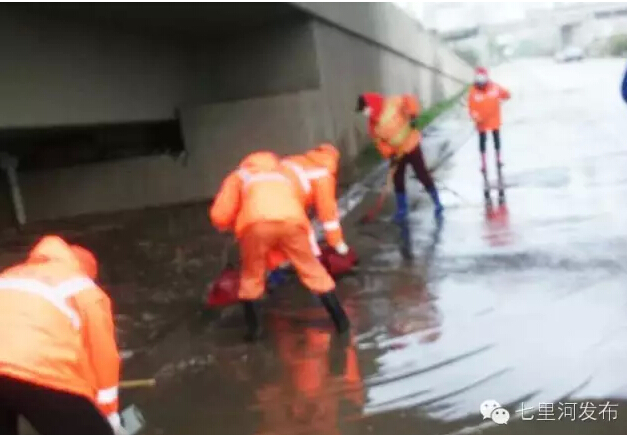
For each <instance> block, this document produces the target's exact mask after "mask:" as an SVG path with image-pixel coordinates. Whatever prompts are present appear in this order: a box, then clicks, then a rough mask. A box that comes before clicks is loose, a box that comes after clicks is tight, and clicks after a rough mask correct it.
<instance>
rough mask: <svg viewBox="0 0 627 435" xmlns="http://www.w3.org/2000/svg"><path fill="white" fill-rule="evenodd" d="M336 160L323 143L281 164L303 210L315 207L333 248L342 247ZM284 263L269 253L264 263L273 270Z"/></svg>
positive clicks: (331, 148)
mask: <svg viewBox="0 0 627 435" xmlns="http://www.w3.org/2000/svg"><path fill="white" fill-rule="evenodd" d="M339 159H340V153H339V151H338V150H337V148H335V147H334V146H333V145H331V144H328V143H324V144H321V145H320V146H318V147H316V148H314V149H312V150H310V151H308V152H306V153H305V154H301V155H294V156H288V157H285V158H284V159H283V160H282V162H281V163H282V164H283V165H284V166H285V167H287V168H288V169H289V170H290V171H291V172H292V173H293V175H294V176H295V177H296V178H297V179H298V181H299V184H298V186H299V196H300V198H301V201H302V204H303V207H305V209H309V208H310V207H315V209H316V215H317V217H318V220H319V221H320V222H321V223H322V228H323V229H324V234H325V238H326V241H327V243H328V244H329V246H333V247H335V246H337V245H339V244H340V243H344V235H343V234H342V227H341V225H340V215H339V212H338V208H337V200H336V197H335V193H336V184H337V181H336V177H337V170H338V162H339ZM312 236H313V237H314V239H315V235H313V234H312ZM317 254H318V255H319V250H318V252H317ZM285 260H286V258H285V256H284V255H283V254H282V253H281V252H272V253H271V255H270V258H269V260H268V262H269V268H270V269H275V268H276V267H278V266H279V265H281V264H282V263H284V262H285Z"/></svg>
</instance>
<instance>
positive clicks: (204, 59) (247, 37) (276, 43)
mask: <svg viewBox="0 0 627 435" xmlns="http://www.w3.org/2000/svg"><path fill="white" fill-rule="evenodd" d="M195 66H196V68H195V70H196V74H197V79H196V80H197V86H196V87H195V89H196V93H195V95H193V96H192V97H191V98H190V99H188V100H187V102H186V104H187V105H190V104H192V103H209V102H220V101H226V100H238V99H246V98H253V97H262V96H269V95H277V94H286V93H290V92H298V91H302V90H306V89H317V88H318V87H319V85H320V76H319V73H318V67H317V63H316V52H315V49H314V40H313V29H312V25H311V21H310V20H308V19H303V20H301V19H292V20H288V21H281V22H279V23H276V24H273V25H272V26H268V27H264V28H262V29H254V30H252V31H251V33H248V34H238V35H235V36H233V37H229V38H228V40H219V41H214V42H211V43H209V44H203V45H202V46H200V47H198V51H197V59H196V65H195Z"/></svg>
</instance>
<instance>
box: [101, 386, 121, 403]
mask: <svg viewBox="0 0 627 435" xmlns="http://www.w3.org/2000/svg"><path fill="white" fill-rule="evenodd" d="M117 399H118V387H111V388H104V389H102V390H98V395H97V396H96V402H98V403H99V404H100V405H108V404H110V403H113V402H115V401H116V400H117Z"/></svg>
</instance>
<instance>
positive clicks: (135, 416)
mask: <svg viewBox="0 0 627 435" xmlns="http://www.w3.org/2000/svg"><path fill="white" fill-rule="evenodd" d="M120 418H121V420H122V426H124V429H126V432H128V435H135V434H136V433H138V432H139V431H140V430H142V429H143V428H144V426H145V425H146V420H145V419H144V416H143V415H142V413H141V411H140V410H139V408H138V407H137V406H135V405H130V406H127V407H126V408H124V410H123V411H122V412H121V413H120Z"/></svg>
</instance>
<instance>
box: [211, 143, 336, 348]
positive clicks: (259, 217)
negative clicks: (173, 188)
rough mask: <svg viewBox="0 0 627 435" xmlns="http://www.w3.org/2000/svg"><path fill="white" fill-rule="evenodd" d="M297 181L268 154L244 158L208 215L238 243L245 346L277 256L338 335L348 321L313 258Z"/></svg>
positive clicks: (256, 325) (256, 329)
mask: <svg viewBox="0 0 627 435" xmlns="http://www.w3.org/2000/svg"><path fill="white" fill-rule="evenodd" d="M298 183H299V181H298V180H297V179H296V178H295V177H294V176H293V175H292V173H291V172H290V171H288V170H287V169H286V168H285V167H284V166H283V165H281V164H280V161H279V158H278V157H277V156H276V155H275V154H274V153H271V152H256V153H253V154H250V155H249V156H248V157H246V158H244V160H242V162H241V163H240V165H239V169H238V170H236V171H234V172H232V173H231V174H229V175H228V176H227V178H226V179H225V180H224V182H223V183H222V186H221V187H220V191H219V192H218V194H217V195H216V197H215V200H214V203H213V206H212V207H211V210H210V212H209V214H210V217H211V222H212V223H213V225H214V226H215V227H217V228H218V229H219V230H220V231H228V230H234V232H235V235H236V237H237V239H238V241H239V243H240V253H241V254H240V255H241V260H242V272H241V279H240V289H239V297H240V299H241V300H242V301H243V302H242V303H243V308H244V317H245V321H246V326H247V329H248V331H247V333H246V336H245V339H246V340H247V341H251V340H255V339H257V338H259V336H260V334H261V325H260V312H259V299H260V298H261V297H262V296H263V293H264V287H265V277H266V268H267V259H268V255H269V253H270V252H271V251H274V250H279V251H281V252H283V253H284V254H285V256H286V258H287V259H288V260H289V262H290V263H292V264H293V265H294V268H295V269H296V272H297V273H298V277H299V279H300V280H301V282H302V283H303V284H304V285H305V286H306V287H307V288H308V289H309V290H311V292H313V293H314V294H317V295H318V296H319V297H320V300H321V302H322V304H323V305H324V307H325V308H326V310H327V312H328V313H329V315H330V316H331V319H332V320H333V323H334V324H335V327H336V329H337V331H338V332H340V333H342V332H344V331H346V330H347V329H348V328H349V321H348V318H347V317H346V313H345V312H344V310H343V309H342V306H341V305H340V302H339V300H338V299H337V296H336V295H335V291H334V290H335V282H334V281H333V278H331V276H330V275H329V274H328V273H327V271H326V269H325V268H324V266H323V265H322V264H321V263H320V262H319V261H318V259H317V258H316V253H315V249H316V248H317V243H316V242H315V239H314V240H313V241H312V240H311V236H310V235H311V223H310V222H309V219H308V218H307V214H306V213H305V208H304V207H303V205H302V202H301V198H299V191H298V189H297V187H296V186H297V185H298Z"/></svg>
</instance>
